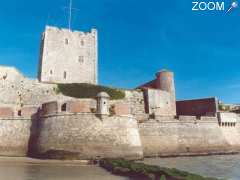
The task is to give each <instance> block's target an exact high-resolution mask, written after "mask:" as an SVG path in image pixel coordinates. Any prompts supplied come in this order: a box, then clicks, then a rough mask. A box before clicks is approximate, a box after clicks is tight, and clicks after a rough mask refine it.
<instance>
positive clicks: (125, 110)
mask: <svg viewBox="0 0 240 180" xmlns="http://www.w3.org/2000/svg"><path fill="white" fill-rule="evenodd" d="M114 113H115V115H130V114H131V110H130V107H129V105H128V104H126V103H116V104H114Z"/></svg>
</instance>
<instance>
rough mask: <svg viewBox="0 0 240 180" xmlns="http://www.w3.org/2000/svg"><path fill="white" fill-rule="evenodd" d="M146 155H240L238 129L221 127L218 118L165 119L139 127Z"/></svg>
mask: <svg viewBox="0 0 240 180" xmlns="http://www.w3.org/2000/svg"><path fill="white" fill-rule="evenodd" d="M139 132H140V136H141V141H142V145H143V152H144V156H145V157H146V156H147V157H154V156H181V155H209V154H221V153H224V154H225V153H232V152H239V150H240V139H239V137H240V132H239V128H238V127H236V126H230V125H229V126H228V124H226V126H220V124H219V122H218V119H217V118H216V117H201V118H200V119H197V118H196V117H194V116H180V117H179V119H175V118H171V117H162V118H159V119H156V120H150V121H147V122H144V123H140V124H139Z"/></svg>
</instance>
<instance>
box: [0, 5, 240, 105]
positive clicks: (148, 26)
mask: <svg viewBox="0 0 240 180" xmlns="http://www.w3.org/2000/svg"><path fill="white" fill-rule="evenodd" d="M229 4H230V1H226V0H225V8H227V5H229ZM66 5H68V0H58V1H57V0H51V1H49V0H41V1H40V0H36V1H33V0H22V1H19V0H8V1H3V0H2V1H1V5H0V27H1V28H0V39H1V42H0V64H2V65H10V66H16V67H17V68H18V69H20V70H21V71H22V72H23V73H24V74H25V75H26V76H28V77H36V74H37V66H38V58H39V44H40V34H41V32H42V31H43V30H44V27H45V25H46V24H49V25H56V26H61V27H66V26H67V12H66V10H64V9H63V7H64V6H66ZM73 6H74V7H75V8H78V9H79V11H77V12H74V14H73V29H76V30H84V31H88V30H89V29H91V28H92V27H95V28H97V29H98V31H99V78H100V83H101V84H104V85H110V86H116V87H123V88H134V87H136V86H138V85H139V84H142V83H144V82H146V81H148V80H151V79H153V78H154V75H155V73H156V72H157V71H158V70H160V69H169V70H172V71H174V73H175V83H176V92H177V98H178V99H189V98H201V97H208V96H216V97H218V98H219V99H221V100H223V101H225V102H226V103H240V94H239V92H240V70H239V66H240V23H239V21H240V8H239V9H236V10H235V11H233V12H232V13H230V14H226V13H224V12H217V11H204V12H199V11H195V12H193V11H192V10H191V9H192V2H191V1H189V0H181V1H179V0H172V1H167V0H165V1H163V0H148V1H144V0H73ZM48 17H49V18H48Z"/></svg>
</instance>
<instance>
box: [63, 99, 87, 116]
mask: <svg viewBox="0 0 240 180" xmlns="http://www.w3.org/2000/svg"><path fill="white" fill-rule="evenodd" d="M67 111H68V112H70V113H90V112H91V109H90V102H85V101H73V102H68V103H67Z"/></svg>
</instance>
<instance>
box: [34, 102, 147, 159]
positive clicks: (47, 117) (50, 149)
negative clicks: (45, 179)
mask: <svg viewBox="0 0 240 180" xmlns="http://www.w3.org/2000/svg"><path fill="white" fill-rule="evenodd" d="M83 104H84V103H82V104H81V105H83ZM67 105H68V104H67ZM85 105H86V104H85ZM74 106H75V105H74V104H72V103H70V104H69V106H66V109H65V108H64V109H62V111H61V112H56V109H57V107H58V104H57V103H48V104H44V105H43V109H46V107H49V109H48V110H47V111H44V113H42V114H41V117H40V120H39V123H40V126H39V127H41V129H40V131H39V135H38V139H37V154H38V155H40V157H47V158H55V157H56V156H60V155H61V156H63V155H66V156H71V155H74V157H76V156H77V158H80V159H96V158H116V157H117V158H129V159H139V158H142V157H143V155H142V145H141V140H140V136H139V132H138V126H137V121H136V120H135V119H134V118H133V117H132V116H131V115H114V116H109V117H106V118H103V119H100V118H99V117H97V115H96V114H93V113H89V109H88V108H86V107H84V106H82V107H83V108H80V109H78V110H77V109H76V108H75V107H74ZM120 109H121V108H120ZM72 110H74V113H72ZM117 112H120V111H117ZM124 112H126V111H123V113H124ZM53 154H54V155H53Z"/></svg>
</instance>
